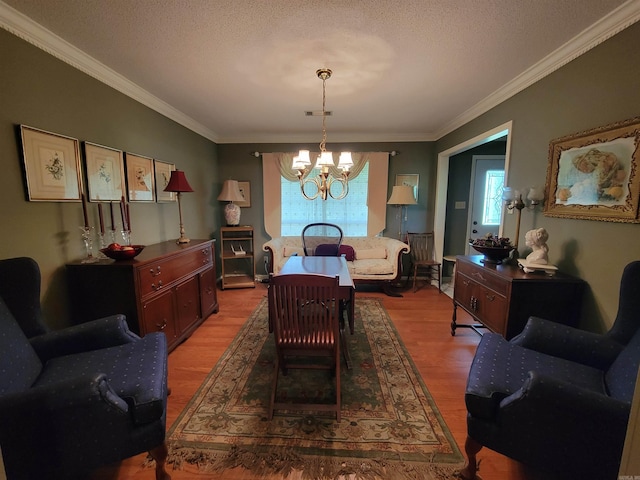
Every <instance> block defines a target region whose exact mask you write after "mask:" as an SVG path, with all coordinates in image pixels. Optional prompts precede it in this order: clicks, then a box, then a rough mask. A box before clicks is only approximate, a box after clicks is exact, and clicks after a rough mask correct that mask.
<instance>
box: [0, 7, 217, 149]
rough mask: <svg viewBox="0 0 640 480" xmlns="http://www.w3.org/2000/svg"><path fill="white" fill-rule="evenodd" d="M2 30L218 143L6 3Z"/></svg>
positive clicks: (201, 127)
mask: <svg viewBox="0 0 640 480" xmlns="http://www.w3.org/2000/svg"><path fill="white" fill-rule="evenodd" d="M0 27H2V28H3V29H5V30H7V31H9V32H11V33H12V34H14V35H15V36H17V37H19V38H21V39H23V40H25V41H26V42H29V43H30V44H32V45H34V46H36V47H38V48H39V49H41V50H44V51H45V52H47V53H48V54H50V55H53V56H54V57H56V58H57V59H59V60H62V61H63V62H65V63H67V64H69V65H71V66H72V67H74V68H76V69H78V70H80V71H81V72H84V73H86V74H87V75H89V76H91V77H93V78H95V79H96V80H99V81H100V82H102V83H104V84H106V85H108V86H109V87H111V88H114V89H115V90H117V91H119V92H121V93H123V94H125V95H127V96H128V97H131V98H133V99H134V100H136V101H138V102H140V103H142V104H143V105H145V106H147V107H149V108H151V109H152V110H155V111H156V112H158V113H160V114H162V115H164V116H165V117H167V118H170V119H171V120H173V121H175V122H177V123H179V124H180V125H183V126H184V127H186V128H188V129H189V130H191V131H193V132H195V133H197V134H199V135H202V136H203V137H205V138H208V139H209V140H211V141H213V142H216V140H217V135H216V134H215V132H213V131H211V130H210V129H208V128H207V127H205V126H204V125H202V124H201V123H199V122H197V121H195V120H194V119H192V118H191V117H189V116H187V115H185V114H184V113H182V112H181V111H179V110H177V109H176V108H174V107H172V106H171V105H169V104H168V103H166V102H165V101H163V100H161V99H160V98H158V97H156V96H155V95H152V94H151V93H149V92H148V91H146V90H145V89H143V88H142V87H140V86H139V85H137V84H135V83H133V82H132V81H130V80H128V79H127V78H125V77H124V76H122V75H120V74H119V73H118V72H116V71H114V70H112V69H110V68H109V67H107V66H106V65H104V64H102V63H100V62H98V61H97V60H96V59H94V58H93V57H91V56H89V55H87V54H86V53H84V52H83V51H82V50H80V49H78V48H77V47H75V46H73V45H72V44H70V43H69V42H67V41H66V40H64V39H63V38H61V37H59V36H58V35H56V34H55V33H53V32H51V31H50V30H48V29H46V28H44V27H43V26H42V25H40V24H39V23H36V22H34V21H33V20H31V19H30V18H29V17H27V16H26V15H24V14H22V13H20V12H19V11H17V10H16V9H14V8H13V7H11V6H9V5H7V4H6V3H4V2H2V1H0Z"/></svg>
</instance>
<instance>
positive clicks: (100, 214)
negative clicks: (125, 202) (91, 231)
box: [98, 203, 104, 235]
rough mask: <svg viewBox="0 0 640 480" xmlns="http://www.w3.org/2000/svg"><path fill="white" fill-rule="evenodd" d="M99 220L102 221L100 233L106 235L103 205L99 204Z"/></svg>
mask: <svg viewBox="0 0 640 480" xmlns="http://www.w3.org/2000/svg"><path fill="white" fill-rule="evenodd" d="M98 218H99V219H100V233H101V234H103V235H104V218H103V217H102V204H101V203H99V204H98Z"/></svg>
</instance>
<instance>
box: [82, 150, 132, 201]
mask: <svg viewBox="0 0 640 480" xmlns="http://www.w3.org/2000/svg"><path fill="white" fill-rule="evenodd" d="M84 157H85V158H84V159H85V164H86V171H87V187H88V190H89V201H90V202H110V201H114V200H115V201H119V200H120V199H121V198H122V197H123V196H124V195H125V192H126V182H125V178H124V157H123V154H122V150H116V149H115V148H110V147H105V146H103V145H96V144H95V143H89V142H84Z"/></svg>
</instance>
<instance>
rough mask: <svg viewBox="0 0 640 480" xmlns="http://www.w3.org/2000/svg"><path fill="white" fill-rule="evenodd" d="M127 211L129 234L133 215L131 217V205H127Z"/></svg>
mask: <svg viewBox="0 0 640 480" xmlns="http://www.w3.org/2000/svg"><path fill="white" fill-rule="evenodd" d="M125 211H126V212H127V232H130V231H131V215H129V204H128V203H127V205H126V208H125Z"/></svg>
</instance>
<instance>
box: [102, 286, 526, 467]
mask: <svg viewBox="0 0 640 480" xmlns="http://www.w3.org/2000/svg"><path fill="white" fill-rule="evenodd" d="M266 291H267V290H266V286H265V285H263V284H258V285H257V286H256V288H255V289H237V290H224V291H220V290H218V298H219V302H220V312H219V313H217V314H214V315H212V316H210V317H209V318H208V319H207V320H206V321H205V322H204V323H203V324H202V326H201V327H200V328H198V330H197V331H196V332H195V333H194V334H193V335H192V336H191V338H189V339H187V340H186V341H185V342H184V343H183V344H182V345H180V346H179V347H178V348H176V349H175V350H174V351H173V352H172V353H171V354H170V355H169V384H170V386H171V396H170V397H169V405H168V411H167V427H169V426H170V425H172V424H173V422H174V421H175V420H176V418H177V417H178V415H179V414H180V412H181V411H182V409H183V408H184V407H185V405H186V404H187V402H188V401H189V399H190V398H191V397H192V396H193V394H194V393H195V392H196V390H197V389H198V387H199V386H200V384H201V383H202V381H203V380H204V378H205V376H206V375H207V373H209V371H210V370H211V369H212V368H213V366H214V365H215V364H216V362H217V361H218V359H219V358H220V356H221V355H222V353H223V352H224V351H225V349H226V348H227V346H228V345H229V343H230V342H231V340H232V339H233V338H234V337H235V335H236V334H237V332H238V330H239V329H240V327H241V326H242V324H243V323H244V321H245V320H246V319H247V318H248V316H249V314H250V313H251V312H252V311H253V310H254V308H255V306H256V305H257V304H258V301H259V300H260V299H261V298H262V297H264V296H266ZM403 295H404V296H403V297H402V298H394V297H389V296H387V295H385V294H383V293H381V292H378V291H375V290H370V291H369V290H361V289H360V288H359V289H358V291H357V293H356V301H357V298H358V296H362V297H377V298H381V299H382V300H383V303H384V306H385V308H386V310H387V312H388V313H389V315H390V316H391V318H392V320H393V323H394V324H395V326H396V329H397V330H398V332H399V333H400V336H401V337H402V339H403V341H404V343H405V345H406V347H407V350H408V351H409V353H410V355H411V357H412V358H413V361H414V363H415V364H416V366H417V368H418V370H419V371H420V374H421V375H422V378H423V379H424V381H425V384H426V385H427V388H428V389H429V391H430V392H431V394H432V396H433V397H434V399H435V401H436V404H437V406H438V408H439V410H440V412H441V414H442V416H443V418H444V420H445V422H446V423H447V425H448V427H449V429H450V430H451V432H452V434H453V436H454V438H455V440H456V442H457V443H458V446H459V447H460V449H461V450H462V451H463V452H464V441H465V437H466V409H465V405H464V389H465V385H466V379H467V373H468V371H469V365H470V363H471V360H472V358H473V355H474V352H475V349H476V346H477V344H478V341H479V339H480V337H479V336H478V335H477V334H476V333H475V332H473V331H472V330H470V329H459V330H457V331H456V336H455V337H452V336H451V334H450V328H449V324H450V322H451V314H452V308H453V307H452V301H451V299H450V298H449V297H448V296H447V295H445V294H444V293H442V294H438V290H437V288H435V287H423V288H421V289H420V290H418V291H417V292H416V293H413V292H412V291H410V290H407V291H405V292H403ZM458 321H459V322H460V323H464V322H465V321H466V319H465V317H464V314H462V313H459V315H458ZM145 458H146V454H141V455H138V456H136V457H132V458H130V459H127V460H125V461H123V462H122V463H120V464H119V465H114V466H111V467H108V468H103V469H101V470H100V471H99V472H96V473H95V475H93V476H92V479H93V480H115V479H120V480H125V479H139V480H145V479H149V480H151V479H153V478H154V470H153V469H152V468H144V467H142V463H143V462H144V460H145ZM478 458H479V459H480V472H479V473H480V476H481V477H482V479H483V480H531V479H533V478H534V477H535V476H534V475H533V474H531V473H529V472H526V471H525V469H524V468H523V467H522V465H521V464H519V463H517V462H514V461H512V460H510V459H508V458H506V457H504V456H502V455H499V454H497V453H495V452H493V451H491V450H488V449H482V450H481V451H480V454H479V455H478ZM169 473H170V474H171V476H172V478H173V479H174V480H187V479H213V478H224V479H225V480H226V479H242V480H252V479H255V478H256V477H254V476H252V475H250V474H248V473H246V472H244V471H233V472H225V474H224V475H211V474H200V473H198V472H197V469H196V468H195V467H190V466H185V469H184V470H172V467H171V466H169ZM261 478H264V477H261ZM275 478H276V477H274V479H275Z"/></svg>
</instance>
